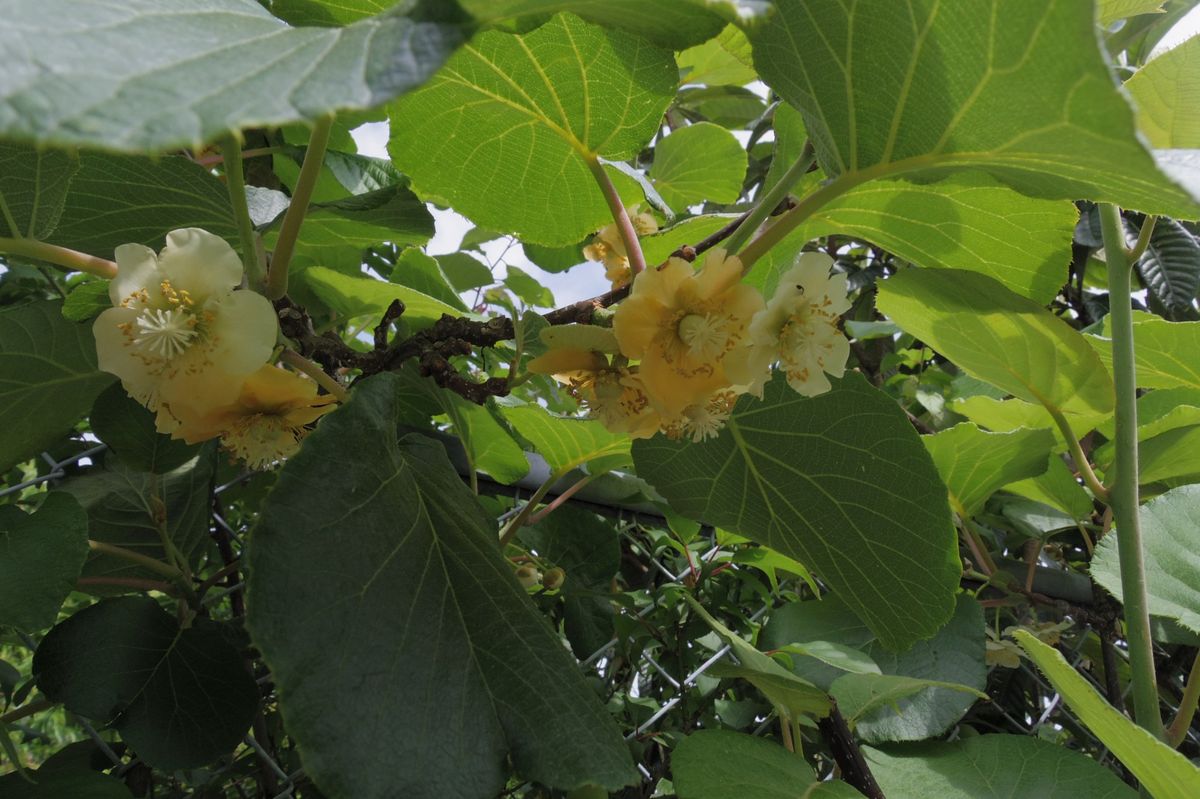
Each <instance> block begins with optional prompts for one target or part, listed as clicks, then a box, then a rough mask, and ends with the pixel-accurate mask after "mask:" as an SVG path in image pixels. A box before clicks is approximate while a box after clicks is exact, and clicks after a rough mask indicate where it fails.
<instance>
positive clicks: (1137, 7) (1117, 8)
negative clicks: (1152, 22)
mask: <svg viewBox="0 0 1200 799" xmlns="http://www.w3.org/2000/svg"><path fill="white" fill-rule="evenodd" d="M1164 2H1166V0H1096V12H1097V15H1098V16H1099V22H1100V24H1101V25H1103V26H1105V27H1108V26H1109V25H1111V24H1112V23H1114V22H1116V21H1117V20H1119V19H1124V18H1125V17H1132V16H1136V15H1138V14H1158V13H1161V12H1162V10H1163V3H1164Z"/></svg>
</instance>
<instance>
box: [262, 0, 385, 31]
mask: <svg viewBox="0 0 1200 799" xmlns="http://www.w3.org/2000/svg"><path fill="white" fill-rule="evenodd" d="M400 4H401V0H273V2H272V3H271V13H272V14H274V15H275V16H277V17H279V18H280V19H282V20H286V21H287V22H290V23H291V24H293V25H323V26H335V25H349V24H350V23H352V22H358V21H359V20H360V19H366V18H367V17H373V16H375V15H376V14H381V13H383V12H384V11H387V10H388V9H389V8H392V7H393V6H397V5H400Z"/></svg>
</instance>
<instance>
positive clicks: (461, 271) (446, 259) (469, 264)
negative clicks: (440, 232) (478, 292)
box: [437, 252, 495, 291]
mask: <svg viewBox="0 0 1200 799" xmlns="http://www.w3.org/2000/svg"><path fill="white" fill-rule="evenodd" d="M437 260H438V263H439V264H441V266H442V271H443V272H445V273H446V278H447V279H448V280H449V281H450V285H452V286H454V288H455V289H456V290H457V291H470V290H471V289H478V288H483V287H484V286H490V285H491V284H492V283H493V282H494V281H495V278H493V277H492V271H491V270H490V269H488V268H487V264H484V263H480V262H479V261H478V260H477V259H475V258H472V257H471V256H469V255H467V254H466V253H465V252H454V253H450V254H449V255H439V256H438V257H437Z"/></svg>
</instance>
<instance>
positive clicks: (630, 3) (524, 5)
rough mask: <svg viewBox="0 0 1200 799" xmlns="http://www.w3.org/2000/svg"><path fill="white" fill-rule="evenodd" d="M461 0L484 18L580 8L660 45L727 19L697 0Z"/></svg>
mask: <svg viewBox="0 0 1200 799" xmlns="http://www.w3.org/2000/svg"><path fill="white" fill-rule="evenodd" d="M460 5H462V7H463V8H465V9H466V10H467V11H468V12H469V13H471V14H472V15H473V16H474V17H475V18H476V19H478V20H479V21H480V22H483V23H491V24H496V23H498V22H501V21H504V22H516V23H517V27H524V26H526V25H527V23H528V22H529V21H530V20H531V19H535V20H536V19H540V18H544V17H548V16H549V15H551V14H554V13H556V12H559V11H570V12H572V13H574V14H578V15H579V16H580V17H582V18H583V19H585V20H587V21H588V22H592V23H595V24H596V25H599V26H603V27H605V28H617V29H620V30H624V31H628V32H630V33H635V34H637V35H639V36H642V37H644V38H646V39H649V40H650V41H652V42H654V43H655V44H657V45H659V46H661V47H667V48H670V49H672V50H682V49H684V48H685V47H690V46H691V45H694V44H699V43H700V42H703V41H705V40H706V39H709V38H711V37H712V36H715V35H716V34H717V33H718V32H720V30H721V28H722V27H723V25H724V22H723V21H722V19H721V17H720V16H718V15H717V14H716V13H711V12H708V11H706V10H704V9H703V8H702V7H701V4H700V3H697V2H695V0H655V2H654V4H653V5H647V4H646V3H644V2H642V0H601V1H600V2H597V0H461V2H460Z"/></svg>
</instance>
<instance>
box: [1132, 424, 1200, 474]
mask: <svg viewBox="0 0 1200 799" xmlns="http://www.w3.org/2000/svg"><path fill="white" fill-rule="evenodd" d="M1110 454H1115V450H1110ZM1197 478H1200V425H1190V426H1188V427H1179V428H1176V429H1174V430H1168V431H1167V432H1165V433H1160V434H1159V435H1156V436H1153V437H1151V438H1148V439H1146V440H1145V441H1141V442H1140V443H1139V444H1138V482H1139V483H1141V484H1143V485H1146V484H1149V483H1157V482H1160V481H1176V482H1178V481H1183V480H1186V481H1187V482H1195V481H1196V479H1197Z"/></svg>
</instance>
